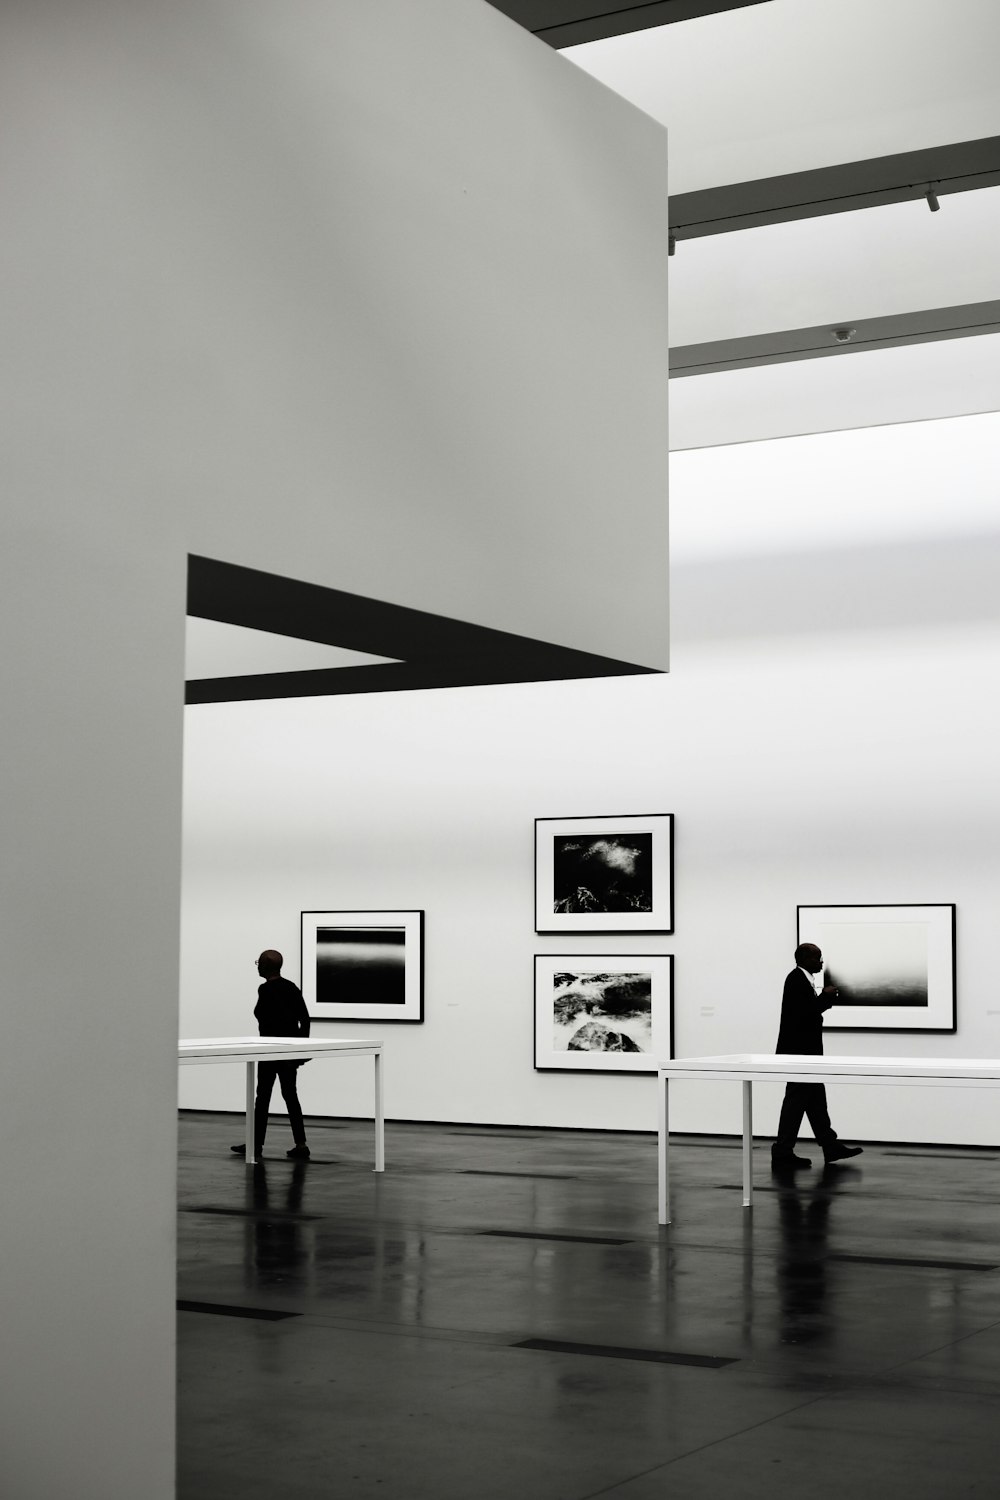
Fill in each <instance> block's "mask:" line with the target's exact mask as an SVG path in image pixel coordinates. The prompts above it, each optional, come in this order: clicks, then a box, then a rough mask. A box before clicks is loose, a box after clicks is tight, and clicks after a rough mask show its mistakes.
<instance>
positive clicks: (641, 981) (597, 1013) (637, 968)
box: [535, 953, 674, 1073]
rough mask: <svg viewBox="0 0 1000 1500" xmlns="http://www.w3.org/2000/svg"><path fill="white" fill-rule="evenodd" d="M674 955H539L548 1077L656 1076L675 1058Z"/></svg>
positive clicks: (538, 1030)
mask: <svg viewBox="0 0 1000 1500" xmlns="http://www.w3.org/2000/svg"><path fill="white" fill-rule="evenodd" d="M673 977H674V960H673V955H672V954H669V953H652V954H650V953H642V954H635V953H628V954H621V953H614V954H607V953H602V954H593V953H538V954H536V955H535V1068H536V1070H537V1071H538V1072H540V1073H546V1072H566V1073H655V1072H656V1068H657V1064H658V1063H659V1062H660V1061H661V1060H663V1059H664V1058H671V1057H673V1055H674V985H673Z"/></svg>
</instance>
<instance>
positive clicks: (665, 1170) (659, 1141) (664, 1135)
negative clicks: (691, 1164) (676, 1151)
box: [656, 1078, 670, 1224]
mask: <svg viewBox="0 0 1000 1500" xmlns="http://www.w3.org/2000/svg"><path fill="white" fill-rule="evenodd" d="M669 1088H670V1080H669V1078H661V1080H660V1094H659V1114H660V1119H659V1129H658V1131H657V1135H656V1155H657V1171H658V1177H659V1196H660V1203H659V1210H660V1211H659V1221H660V1223H661V1224H669V1223H670V1095H669V1092H668V1091H669Z"/></svg>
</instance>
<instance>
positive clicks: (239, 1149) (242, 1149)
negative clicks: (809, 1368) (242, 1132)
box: [229, 1141, 264, 1161]
mask: <svg viewBox="0 0 1000 1500" xmlns="http://www.w3.org/2000/svg"><path fill="white" fill-rule="evenodd" d="M229 1149H230V1151H235V1152H236V1155H237V1156H246V1154H247V1148H246V1146H245V1145H244V1144H243V1142H242V1141H241V1142H240V1144H239V1145H238V1146H230V1148H229ZM263 1154H264V1153H263V1151H258V1152H256V1156H257V1159H258V1161H259V1160H260V1158H261V1157H262V1156H263Z"/></svg>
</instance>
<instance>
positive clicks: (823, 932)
mask: <svg viewBox="0 0 1000 1500" xmlns="http://www.w3.org/2000/svg"><path fill="white" fill-rule="evenodd" d="M798 941H799V942H800V943H815V944H816V946H817V947H818V948H820V949H822V952H823V961H824V965H825V967H826V971H827V973H828V975H829V979H830V982H831V983H832V984H835V985H836V986H837V989H838V990H839V991H840V997H839V1000H838V1002H837V1004H836V1005H835V1006H834V1007H833V1009H832V1010H828V1011H827V1012H826V1015H825V1016H824V1018H823V1020H824V1025H823V1030H824V1031H954V1030H955V1028H956V1022H955V907H954V905H952V904H947V903H945V902H934V903H932V904H931V905H929V906H915V905H909V904H908V905H904V906H800V907H799V908H798Z"/></svg>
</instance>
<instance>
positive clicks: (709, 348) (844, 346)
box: [670, 301, 1000, 380]
mask: <svg viewBox="0 0 1000 1500" xmlns="http://www.w3.org/2000/svg"><path fill="white" fill-rule="evenodd" d="M980 333H1000V301H998V302H973V303H968V304H966V305H965V306H962V307H933V308H928V309H926V310H925V311H923V312H910V313H899V314H897V315H895V316H893V317H885V318H855V319H853V320H852V319H847V320H845V321H844V323H842V324H832V325H831V324H829V323H824V324H822V325H821V326H819V327H816V328H789V329H782V330H780V331H778V332H775V333H759V334H753V335H752V336H750V337H749V338H733V339H715V340H712V341H711V342H709V343H704V344H686V345H682V346H678V347H677V348H674V349H671V351H670V378H671V379H672V380H676V379H677V378H678V377H680V376H685V375H716V374H718V373H719V372H720V371H723V370H747V369H752V368H753V367H755V366H756V365H777V364H783V363H785V362H786V361H787V360H793V359H823V358H826V357H827V356H828V355H831V354H857V353H859V352H861V351H863V350H866V349H895V348H898V347H899V346H900V345H902V344H926V343H932V342H933V341H934V340H937V339H958V338H969V337H971V336H972V335H975V334H980ZM838 334H839V335H841V337H839V338H838V336H837V335H838Z"/></svg>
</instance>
